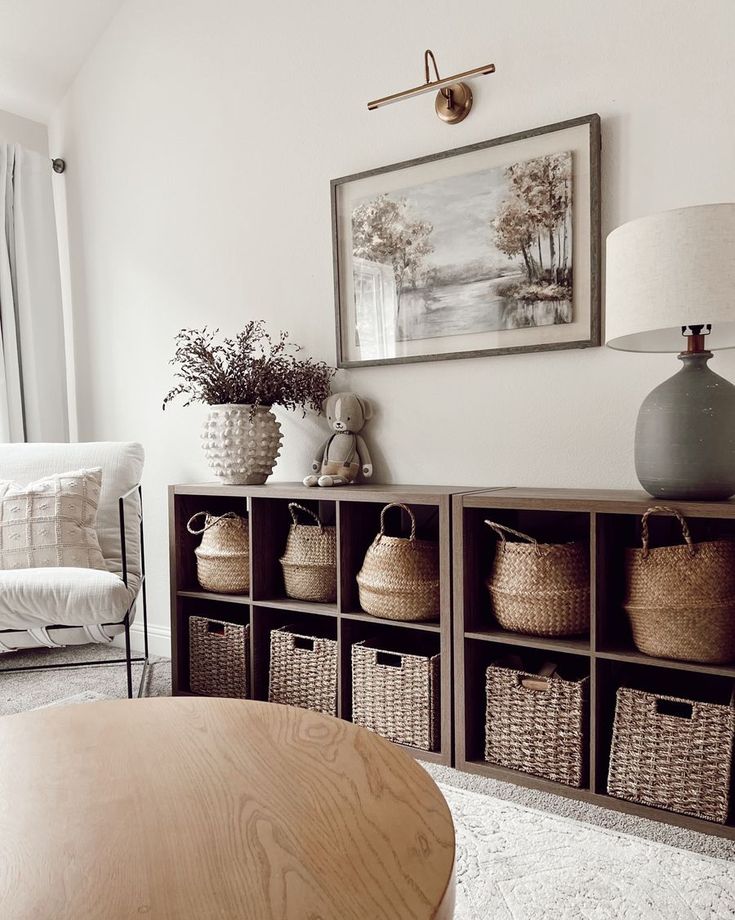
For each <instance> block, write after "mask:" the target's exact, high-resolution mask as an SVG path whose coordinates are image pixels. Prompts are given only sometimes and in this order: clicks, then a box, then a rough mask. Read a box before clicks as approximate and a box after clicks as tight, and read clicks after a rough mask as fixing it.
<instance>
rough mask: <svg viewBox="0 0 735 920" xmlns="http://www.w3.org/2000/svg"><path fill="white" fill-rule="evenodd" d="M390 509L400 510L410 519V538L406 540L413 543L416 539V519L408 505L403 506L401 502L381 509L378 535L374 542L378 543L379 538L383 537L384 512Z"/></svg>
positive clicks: (392, 503)
mask: <svg viewBox="0 0 735 920" xmlns="http://www.w3.org/2000/svg"><path fill="white" fill-rule="evenodd" d="M391 508H400V509H401V510H402V511H405V512H406V514H407V515H408V516H409V518H410V519H411V536H410V537H409V538H408V539H409V540H410V541H411V542H413V541H414V540H415V539H416V518H415V516H414V513H413V511H411V509H410V508H409V507H408V505H403V504H401V502H391V503H390V504H389V505H385V506H384V507H383V510H382V511H381V512H380V533H379V534H378V537H377V540H376V542H377V543H380V538H381V537H384V536H385V512H386V511H388V510H390V509H391Z"/></svg>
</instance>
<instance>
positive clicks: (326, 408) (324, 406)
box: [322, 396, 332, 415]
mask: <svg viewBox="0 0 735 920" xmlns="http://www.w3.org/2000/svg"><path fill="white" fill-rule="evenodd" d="M331 398H332V397H331V396H327V398H326V399H325V400H324V402H323V403H322V412H323V413H324V414H325V415H326V414H327V412H328V411H329V400H330V399H331Z"/></svg>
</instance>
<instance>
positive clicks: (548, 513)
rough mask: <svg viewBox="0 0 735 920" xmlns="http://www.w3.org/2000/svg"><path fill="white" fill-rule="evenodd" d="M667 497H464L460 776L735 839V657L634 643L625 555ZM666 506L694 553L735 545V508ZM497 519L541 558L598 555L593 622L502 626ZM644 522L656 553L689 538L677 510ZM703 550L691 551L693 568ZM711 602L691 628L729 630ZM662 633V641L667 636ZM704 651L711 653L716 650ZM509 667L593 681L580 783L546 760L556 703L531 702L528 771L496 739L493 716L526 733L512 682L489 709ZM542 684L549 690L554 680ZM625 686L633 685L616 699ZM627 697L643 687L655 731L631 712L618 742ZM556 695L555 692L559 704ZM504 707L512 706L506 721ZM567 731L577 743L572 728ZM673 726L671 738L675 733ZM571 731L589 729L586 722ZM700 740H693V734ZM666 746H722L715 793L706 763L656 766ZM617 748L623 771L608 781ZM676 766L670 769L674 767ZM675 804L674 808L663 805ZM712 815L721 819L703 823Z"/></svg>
mask: <svg viewBox="0 0 735 920" xmlns="http://www.w3.org/2000/svg"><path fill="white" fill-rule="evenodd" d="M657 504H658V503H657V502H656V501H655V499H652V498H650V497H649V496H647V495H646V494H645V493H643V492H625V491H600V490H589V491H587V490H585V491H582V490H568V489H520V488H518V489H514V488H506V489H489V490H485V491H475V492H465V493H463V494H457V495H455V496H454V499H453V512H452V529H453V540H452V553H453V565H452V569H453V581H454V588H453V605H454V614H453V631H454V633H453V634H454V687H453V689H454V704H455V710H454V712H455V720H454V739H455V747H454V753H455V766H456V767H457V769H459V770H465V771H468V772H472V773H478V774H481V775H485V776H490V777H494V778H496V779H501V780H505V781H507V782H513V783H518V784H521V785H525V786H530V787H533V788H537V789H542V790H545V791H548V792H553V793H556V794H559V795H565V796H569V797H573V798H579V799H582V800H584V801H587V802H592V803H595V804H598V805H602V806H605V807H608V808H614V809H616V810H618V811H624V812H628V813H631V814H635V815H639V816H642V817H647V818H652V819H654V820H658V821H664V822H668V823H671V824H676V825H680V826H683V827H688V828H691V829H694V830H697V831H700V832H702V833H709V834H718V835H720V836H724V837H728V838H730V839H735V796H732V795H731V792H732V783H733V781H732V778H731V777H732V774H731V770H730V766H731V765H730V763H729V760H730V758H731V753H732V725H733V721H734V720H733V718H732V717H731V716H728V712H729V710H728V708H727V707H729V706H730V705H731V700H732V690H733V686H735V661H733V660H728V661H726V662H725V663H702V662H697V661H685V660H674V659H671V658H664V657H654V656H650V655H647V654H645V653H644V652H643V651H641V650H639V649H638V648H636V645H635V642H634V635H633V632H632V630H631V625H630V619H629V617H628V614H627V613H626V610H625V603H626V597H625V583H626V575H625V571H626V568H625V566H626V558H629V555H630V552H631V550H633V549H635V548H636V547H640V546H641V539H642V533H641V523H642V522H641V519H642V516H643V515H644V513H645V512H646V510H647V509H649V508H650V507H652V506H655V505H657ZM666 504H667V505H669V506H672V507H673V508H675V509H676V511H677V512H678V513H679V514H680V515H681V516H682V517H683V518H685V519H686V522H687V524H688V527H689V530H690V531H691V537H692V540H693V542H694V545H695V547H696V545H697V544H698V543H699V544H701V543H705V542H709V541H721V540H732V539H735V502H675V501H671V502H667V503H666ZM488 519H489V520H491V521H493V522H496V523H498V524H500V525H503V528H505V529H506V530H503V531H502V533H506V532H507V529H510V530H511V531H518V532H519V535H523V534H528V535H530V536H532V537H533V538H534V539H536V540H537V541H538V543H539V544H540V546H539V552H540V553H543V552H544V551H545V550H544V547H549V546H551V545H554V546H560V545H564V544H569V543H576V544H578V545H581V546H583V547H584V548H585V552H587V553H588V554H589V604H590V618H589V627H588V628H586V629H584V631H582V632H579V633H577V634H572V635H557V636H549V635H543V632H544V625H545V621H544V618H543V616H540V617H539V621H538V624H537V625H538V629H537V631H536V632H537V634H530V632H526V633H521V632H513V631H510V630H509V629H507V628H503V626H501V624H500V623H499V622H498V620H497V619H496V618H495V617H494V615H493V606H492V604H493V601H492V598H491V594H490V592H489V591H488V585H487V582H488V579H491V578H492V572H493V560H494V559H495V558H496V554H497V552H499V551H500V552H502V547H501V546H499V542H498V541H499V539H500V537H499V535H498V531H497V530H495V531H494V530H493V529H492V528H490V527H488V526H487V525H486V523H485V521H486V520H488ZM646 526H647V527H648V528H649V529H650V539H651V546H652V547H656V546H659V547H660V546H674V545H678V544H682V529H681V525H680V522H679V521H678V520H677V518H676V517H675V516H673V515H671V514H668V515H659V514H656V515H655V516H654V515H652V516H651V517H650V520H648V522H647V525H646ZM508 539H514V538H513V537H512V536H511V537H509V538H508ZM683 550H684V551H683V552H682V558H684V560H685V561H684V563H682V564H687V560H688V559H689V556H688V550H687V548H686V547H683ZM705 555H706V553H705ZM695 558H696V557H692V564H693V563H694V559H695ZM574 587H575V588H578V586H577V585H575V586H574ZM545 588H546V589H547V590H548V591H549V592H551V591H554V590H558V586H557V585H554V584H552V583H551V582H550V583H549V585H548V586H544V584H543V583H540V584H538V585H534V590H535V591H536V592H537V593H538V594H539V595H540V596H542V595H543V592H544V590H545ZM676 600H677V601H678V603H672V605H671V606H672V608H676V607H680V608H682V609H683V610H684V611H685V613H686V614H687V615H689V613H690V610H689V609H688V608H693V607H694V606H696V605H695V604H694V603H693V601H692V599H691V598H686V597H685V598H681V597H680V598H676ZM695 600H696V599H695ZM700 606H702V610H701V611H698V610H696V609H693V610H692V611H691V618H690V620H691V622H692V623H693V624H695V626H694V627H693V629H696V628H698V629H701V630H706V629H715V630H716V629H718V628H720V626H721V624H719V625H718V622H715V621H714V620H712V619H708V615H709V614H708V611H707V609H706V604H704V603H703V604H701V605H700ZM542 612H543V611H542ZM654 613H656V611H654ZM529 617H530V619H529V620H528V622H525V621H524V626H526V627H530V629H532V627H533V609H532V605H529ZM732 626H733V627H735V624H732ZM661 638H662V641H663V639H664V638H665V637H661ZM703 638H706V636H704V635H703ZM692 647H693V648H695V649H696V647H697V646H696V644H693V645H692ZM701 647H703V648H705V649H706V648H707V644H706V643H703V644H702V645H701ZM498 661H505V662H509V663H508V664H507V667H509V669H511V670H509V671H508V672H507V673H508V674H509V675H512V673H513V671H512V669H513V668H517V669H519V670H520V671H523V672H526V671H531V672H537V671H538V670H539V669H541V668H543V667H544V666H546V668H547V671H548V670H549V669H550V668H551V666H552V665H556V666H557V672H556V673H557V674H558V675H559V676H560V677H562V678H564V677H566V678H567V679H569V680H582V681H584V682H585V684H586V686H587V691H588V692H587V693H586V697H587V699H586V700H585V714H584V717H583V722H582V731H581V737H582V738H583V744H584V752H583V753H584V755H585V756H584V757H583V765H584V766H583V772H582V779H581V785H580V786H579V787H578V788H576V787H575V786H576V784H577V780H578V778H579V777H578V774H576V773H575V774H574V775H573V776H568V777H566V778H565V781H562V782H560V781H558V777H557V779H552V778H551V777H552V776H553V775H554V769H557V773H558V768H556V766H555V765H554V764H547V763H546V762H544V761H543V760H540V764H537V763H536V762H535V761H534V757H536V755H537V754H538V751H537V748H539V746H540V745H541V746H542V745H543V742H544V741H545V740H548V739H545V738H544V732H545V731H546V730H547V729H550V730H551V731H552V732H553V728H550V727H551V726H554V725H558V720H559V713H555V712H553V711H552V712H550V714H549V716H548V717H546V716H545V715H544V711H543V709H544V707H543V706H535V707H534V708H533V709H531V710H529V712H531V713H532V716H533V719H532V721H533V724H532V726H531V727H530V728H529V729H528V731H529V734H530V735H533V736H534V737H533V739H532V738H529V745H528V747H529V751H528V752H527V753H528V756H527V757H526V758H525V759H524V758H522V757H520V756H519V757H518V758H516V760H517V763H518V765H519V766H521V767H522V769H513V768H512V767H509V766H508V763H509V762H510V761H511V758H510V756H509V755H507V754H506V753H505V749H503V748H499V747H498V745H497V743H496V739H495V738H493V739H492V743H491V744H488V743H487V727H486V722H487V721H488V719H489V718H490V715H491V716H492V719H493V720H494V722H493V725H498V726H500V727H501V728H503V727H504V726H505V724H506V720H507V724H509V725H510V726H511V727H512V728H514V730H515V729H516V728H517V726H518V724H519V716H518V713H519V709H520V708H522V707H519V705H516V704H519V703H520V700H521V697H520V695H519V696H518V698H517V699H514V697H513V693H515V692H516V691H515V689H514V686H512V677H510V676H509V678H508V679H507V680H506V681H505V683H506V684H507V685H508V686H509V690H508V693H507V703H505V702H504V698H503V696H502V695H496V697H495V698H494V700H493V706H494V709H493V712H492V713H491V714H490V715H489V714H488V712H486V701H487V693H488V687H487V681H488V678H487V674H488V668H489V667H490V666H491V665H493V664H494V663H496V662H498ZM538 683H539V685H540V687H541V690H542V691H543V680H540V681H538ZM570 686H573V685H570ZM621 689H622V690H623V693H622V694H618V691H619V690H621ZM626 691H633V692H634V693H635V694H637V698H641V696H642V697H643V698H645V700H646V701H647V702H646V706H647V707H648V708H647V709H646V718H647V719H648V720H649V722H650V724H649V726H648V728H647V730H646V732H645V733H644V734H645V737H643V736H642V735H641V733H640V732H637V731H636V728H637V726H636V725H631V724H629V716H628V713H627V711H626V710H625V709H624V708H623V709H622V710H621V711H619V714H618V721H617V724H616V730H615V749H614V750H613V725H614V723H615V713H616V701H617V699H618V697H620V696H622V698H623V699H627V698H628V697H629V696H630V692H626ZM520 692H521V687H520V683H519V685H518V693H519V694H520ZM528 692H533V691H528ZM672 698H673V700H672ZM687 701H690V702H687ZM691 701H693V703H694V705H692V702H691ZM553 702H554V701H553V700H551V699H550V704H551V703H553ZM699 704H701V705H699ZM503 705H506V706H507V707H508V709H509V710H510V712H509V714H508V715H507V716H506V713H505V712H504V711H503V710H502V707H503ZM527 708H528V707H527ZM550 708H552V707H551V705H550ZM557 708H558V706H557ZM709 713H715V714H716V716H717V717H716V719H714V718H713V720H711V721H712V723H713V725H714V726H715V729H716V730H715V729H713V730H712V735H711V737H707V738H706V739H705V740H702V736H703V734H706V733H707V732H708V731H710V728H709V724H708V723H707V721H706V719H705V716H707V715H708V714H709ZM562 716H565V717H567V716H568V717H573V716H575V713H573V712H569V713H562ZM682 719H695V720H698V721H697V724H696V725H694V724H692V725H691V728H689V726H688V725H686V726H685V725H683V724H682V723H681V720H682ZM524 730H525V729H524ZM565 731H566V735H565V737H567V740H568V739H569V737H571V734H570V732H569V731H568V730H565ZM667 732H669V734H670V735H671V737H669V738H667V737H666V733H667ZM572 734H574V735H575V737H578V734H577V729H576V728H575V731H574V733H572ZM690 737H691V738H693V739H694V740H693V741H691V742H690V741H689V739H690ZM515 740H517V739H515ZM654 742H655V743H656V744H658V745H659V746H660V748H661V749H665V750H667V751H668V750H680V751H685V750H686V744H688V743H691V744H695V743H696V744H698V745H700V746H701V745H702V744H704V745H705V746H706V750H707V751H709V752H711V758H710V760H711V759H712V758H714V759H715V760H716V763H710V762H709V760H707V758H705V760H707V763H704V764H703V765H702V769H701V770H700V773H702V775H705V774H706V780H707V782H708V783H709V784H710V787H711V790H712V792H711V795H709V796H708V797H707V796H705V797H704V798H702V788H700V787H702V782H703V781H702V780H701V777H699V774H698V773H697V771H696V770H693V771H690V773H692V774H693V778H690V777H689V775H688V774H687V771H686V770H685V769H683V767H685V766H686V765H685V764H680V763H666V762H665V761H662V760H661V758H658V760H657V765H656V770H653V771H652V770H651V764H652V763H653V760H655V759H656V755H655V751H654V750H653V744H654ZM641 745H649V747H650V748H651V749H650V750H649V751H645V750H641ZM531 755H534V757H532V756H531ZM611 755H612V760H613V762H614V764H615V769H614V772H613V775H612V777H611V778H610V781H609V773H610V763H611ZM486 758H487V759H486ZM538 759H539V758H538V757H537V760H538ZM524 770H525V771H527V772H524ZM532 770H534V771H536V774H534V773H532V772H531V771H532ZM667 770H670V771H671V774H670V775H668V774H667V773H666V771H667ZM636 771H640V772H638V773H636ZM538 774H545V775H538ZM698 777H699V778H698ZM687 784H689V785H687ZM697 784H699V785H697ZM695 786H696V787H697V788H695ZM649 787H655V790H656V792H655V794H654V793H652V792H646V793H645V794H644V792H645V790H646V789H647V788H649ZM708 788H709V787H708ZM662 789H663V792H662V791H661V790H662ZM608 790H609V791H608ZM639 790H641V791H640V792H639ZM664 793H665V795H664ZM656 795H658V796H659V797H658V798H656ZM636 799H637V800H636ZM710 799H711V801H710ZM728 799H729V809H728V807H727V803H728ZM646 802H647V804H646ZM653 802H657V803H658V804H652V803H653ZM663 804H665V805H666V807H661V806H662V805H663ZM669 809H676V810H669ZM684 812H688V814H687V813H684ZM704 815H707V816H708V817H710V818H711V820H705V818H704V817H702V816H704Z"/></svg>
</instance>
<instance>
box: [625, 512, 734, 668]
mask: <svg viewBox="0 0 735 920" xmlns="http://www.w3.org/2000/svg"><path fill="white" fill-rule="evenodd" d="M652 514H672V515H674V517H676V518H677V519H678V521H679V524H680V526H681V532H682V536H683V538H684V542H683V543H682V544H681V545H679V546H660V547H658V548H656V549H651V548H650V537H649V530H648V519H649V517H650V516H651V515H652ZM625 581H626V596H625V602H624V607H625V611H626V613H627V614H628V618H629V620H630V626H631V631H632V633H633V642H634V643H635V645H636V647H637V648H638V649H640V651H642V652H644V653H645V654H646V655H655V656H657V657H660V658H675V659H678V660H680V661H704V662H708V663H710V664H725V663H726V662H729V661H732V660H733V659H735V542H733V541H732V540H711V541H708V542H704V543H695V542H694V541H693V540H692V537H691V534H690V532H689V527H688V526H687V522H686V521H685V520H684V518H683V517H682V516H681V514H679V512H678V511H677V510H676V509H675V508H670V507H668V506H666V505H656V506H654V507H652V508H649V509H648V510H647V511H646V513H645V514H644V515H643V517H642V518H641V548H640V549H628V550H626V553H625Z"/></svg>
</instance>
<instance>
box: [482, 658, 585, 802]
mask: <svg viewBox="0 0 735 920" xmlns="http://www.w3.org/2000/svg"><path fill="white" fill-rule="evenodd" d="M525 678H534V679H535V680H538V675H535V674H531V673H529V672H526V671H518V670H515V669H513V668H505V667H500V666H498V665H490V667H489V668H488V669H487V672H486V675H485V688H486V701H487V703H486V710H485V713H486V715H485V760H487V761H488V762H489V763H494V764H498V765H499V766H501V767H508V768H510V769H511V770H522V771H523V772H524V773H533V774H534V775H535V776H543V777H545V778H546V779H551V780H554V781H555V782H557V783H564V784H566V785H567V786H577V787H579V786H582V785H583V783H584V781H585V765H586V750H587V699H588V688H589V678H588V677H583V678H581V679H580V680H564V679H563V678H561V677H558V676H552V677H547V678H544V680H545V681H546V689H545V690H531V689H528V688H526V687H524V686H523V684H522V681H523V680H524V679H525Z"/></svg>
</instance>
